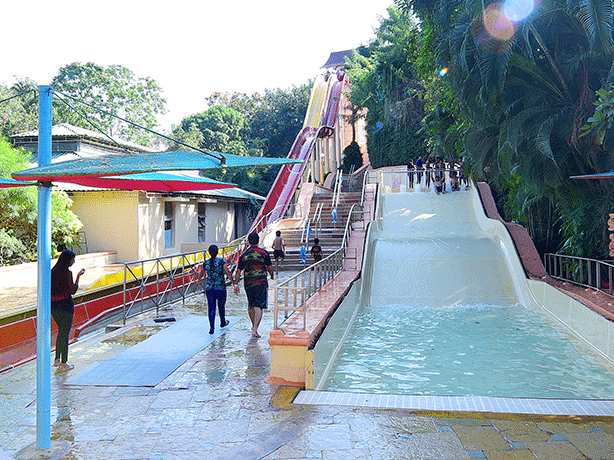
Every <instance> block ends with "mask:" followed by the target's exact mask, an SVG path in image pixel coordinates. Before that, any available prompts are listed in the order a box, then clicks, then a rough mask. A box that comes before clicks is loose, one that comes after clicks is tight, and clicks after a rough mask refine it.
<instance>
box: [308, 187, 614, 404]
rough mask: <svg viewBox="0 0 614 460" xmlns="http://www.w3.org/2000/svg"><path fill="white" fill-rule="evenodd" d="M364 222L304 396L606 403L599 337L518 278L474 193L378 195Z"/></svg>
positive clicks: (517, 267) (595, 320)
mask: <svg viewBox="0 0 614 460" xmlns="http://www.w3.org/2000/svg"><path fill="white" fill-rule="evenodd" d="M383 188H386V187H383ZM376 214H377V215H376V220H375V221H374V222H373V223H372V224H371V226H370V229H369V232H368V237H367V242H366V248H365V256H364V264H363V271H362V276H361V279H360V280H359V281H357V282H356V283H355V285H354V286H353V287H352V289H351V290H350V292H349V294H348V296H347V297H346V299H344V301H343V302H342V304H341V305H340V307H339V308H338V309H337V311H336V312H335V314H334V315H333V317H332V318H331V320H330V321H329V323H328V325H327V327H326V329H325V331H324V333H323V334H322V336H321V337H320V339H319V341H318V342H317V344H316V347H315V350H314V377H315V378H314V385H315V389H317V390H334V391H352V392H364V393H387V394H422V395H426V394H431V395H461V396H464V395H479V396H508V397H537V398H540V397H542V398H543V397H546V398H547V397H561V398H570V397H571V398H589V399H590V398H594V399H614V380H612V373H613V372H614V367H613V365H612V361H611V356H610V357H609V359H604V357H606V356H607V355H608V353H609V352H611V350H608V345H607V343H606V345H605V347H604V346H600V345H602V344H601V343H600V342H602V341H603V340H604V337H603V334H600V335H599V336H598V337H597V336H596V334H595V331H597V330H599V331H602V332H603V333H604V334H606V337H607V336H609V335H608V334H609V332H608V328H611V326H610V325H609V324H608V322H607V320H605V319H604V318H602V317H601V316H600V315H598V314H597V313H595V312H593V311H591V310H589V309H587V308H586V307H584V306H582V305H581V304H579V303H577V305H575V304H572V303H571V302H570V300H569V298H566V297H565V296H564V295H562V294H560V293H559V292H558V291H556V290H555V289H553V288H551V287H550V286H548V285H546V283H543V282H540V281H533V280H527V279H526V276H525V274H524V270H523V268H522V265H521V263H520V260H519V257H518V255H517V253H516V251H515V248H514V245H513V242H512V240H511V238H510V236H509V234H508V233H507V231H506V230H505V227H504V226H503V225H502V224H501V223H500V222H498V221H494V220H491V219H488V218H487V217H486V216H485V215H484V212H483V208H482V204H481V201H480V198H479V195H478V193H477V191H476V190H475V189H474V188H470V189H469V190H467V191H460V192H452V193H446V194H444V195H436V194H435V193H432V192H412V193H381V194H380V197H379V203H378V205H377V212H376ZM604 328H605V329H604ZM613 331H614V330H613ZM595 339H596V340H595ZM589 343H590V345H589ZM587 376H590V377H587Z"/></svg>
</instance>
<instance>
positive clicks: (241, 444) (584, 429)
mask: <svg viewBox="0 0 614 460" xmlns="http://www.w3.org/2000/svg"><path fill="white" fill-rule="evenodd" d="M204 313H205V306H204V302H203V299H202V298H194V299H193V300H192V301H189V302H186V305H185V306H182V305H181V304H180V303H179V304H177V305H175V306H174V307H173V308H171V309H169V310H167V311H164V312H163V313H162V316H174V317H176V318H177V319H179V318H181V317H183V316H186V315H195V314H204ZM228 315H229V316H241V317H242V319H241V320H240V321H239V322H238V323H237V324H236V325H235V326H234V327H232V328H231V329H230V330H229V331H228V332H226V333H225V334H223V335H222V336H220V337H219V338H217V339H216V340H215V341H214V342H213V343H212V344H211V345H209V346H208V347H206V348H205V349H204V350H202V351H201V352H200V353H198V354H196V355H195V356H193V357H192V358H190V359H188V360H187V361H186V362H185V363H184V364H183V365H182V366H180V367H179V368H178V369H177V370H176V371H175V372H174V373H173V374H171V375H170V376H169V377H168V378H167V379H165V380H164V381H162V383H160V384H158V385H157V386H156V387H154V388H146V387H114V386H104V387H92V386H76V387H73V386H67V385H65V382H66V381H67V380H68V379H71V378H73V377H76V376H78V375H79V374H80V373H82V372H84V370H85V369H86V368H87V366H88V365H90V364H97V363H100V362H102V361H104V360H106V359H108V358H110V357H112V356H114V355H116V354H118V353H119V352H121V351H122V350H124V349H126V348H128V347H130V346H132V345H134V344H135V343H138V342H139V341H142V340H144V339H145V338H147V337H148V336H150V335H151V334H154V333H155V332H156V331H158V330H160V328H161V327H167V326H168V323H154V322H153V320H152V315H148V316H147V317H145V316H142V317H139V318H135V319H133V320H131V321H130V323H129V324H128V325H127V326H126V328H125V329H123V330H119V331H116V332H114V333H111V334H105V333H98V334H93V335H90V336H88V337H82V338H81V340H80V341H79V342H78V343H76V344H74V345H72V346H71V349H70V361H72V362H73V363H74V364H75V369H74V370H73V371H70V372H69V374H68V375H64V374H53V375H52V415H51V419H52V429H51V432H52V439H53V441H52V449H50V451H49V452H47V451H36V449H35V448H34V443H35V439H36V426H35V415H36V407H35V406H36V403H35V400H36V381H35V376H36V368H35V363H33V362H32V363H27V364H25V365H22V366H20V367H18V368H16V369H12V370H10V371H7V372H4V373H2V374H0V459H2V460H4V459H34V458H41V459H42V458H54V459H66V460H77V459H84V460H85V459H105V460H109V459H113V460H115V459H205V458H206V459H229V460H230V459H231V460H234V459H266V460H272V459H313V458H320V459H352V460H360V459H378V460H380V459H381V460H390V459H433V460H445V459H450V460H458V459H469V458H488V459H497V460H503V459H535V458H538V459H556V460H564V459H586V458H591V459H614V418H608V417H601V418H599V417H590V418H588V417H585V418H583V417H544V416H526V415H525V416H518V415H493V414H483V413H482V414H478V413H472V412H467V413H464V412H427V411H413V410H407V409H381V408H373V407H371V408H368V407H357V406H337V405H306V404H305V405H303V404H295V403H292V401H293V399H294V397H295V396H296V395H297V393H298V391H299V389H298V388H291V387H279V386H273V385H268V384H266V383H264V379H265V378H266V376H267V374H268V369H269V346H268V343H267V341H266V339H265V338H262V339H259V340H255V339H253V338H252V337H251V334H250V327H249V319H248V318H247V315H246V311H245V301H244V296H243V295H242V294H241V295H239V296H235V295H234V294H230V295H229V305H228ZM271 325H272V313H271V312H266V313H265V316H264V319H263V323H262V327H261V333H263V334H262V335H263V337H266V336H268V333H269V331H270V328H271ZM207 332H208V331H203V334H206V333H207Z"/></svg>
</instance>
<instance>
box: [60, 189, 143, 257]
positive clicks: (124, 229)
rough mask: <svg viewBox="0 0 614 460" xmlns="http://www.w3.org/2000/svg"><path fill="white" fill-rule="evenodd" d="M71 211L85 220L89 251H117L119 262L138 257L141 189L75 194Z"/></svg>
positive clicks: (72, 197)
mask: <svg viewBox="0 0 614 460" xmlns="http://www.w3.org/2000/svg"><path fill="white" fill-rule="evenodd" d="M71 199H72V200H73V206H72V210H73V212H74V213H75V214H77V216H79V218H80V219H81V222H83V230H84V231H85V236H86V239H87V249H88V252H105V251H115V252H117V259H118V260H119V261H128V260H137V259H138V257H139V234H138V228H139V227H138V214H137V209H138V205H139V192H130V191H129V192H126V191H100V192H87V193H72V194H71Z"/></svg>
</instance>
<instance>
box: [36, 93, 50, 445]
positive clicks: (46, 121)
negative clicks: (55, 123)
mask: <svg viewBox="0 0 614 460" xmlns="http://www.w3.org/2000/svg"><path fill="white" fill-rule="evenodd" d="M38 96H39V102H38V165H39V166H44V165H48V164H51V102H52V98H53V89H52V88H51V87H50V86H39V87H38ZM37 231H38V285H37V296H38V301H37V305H36V319H37V321H36V447H37V449H49V448H50V447H51V184H50V183H39V185H38V227H37Z"/></svg>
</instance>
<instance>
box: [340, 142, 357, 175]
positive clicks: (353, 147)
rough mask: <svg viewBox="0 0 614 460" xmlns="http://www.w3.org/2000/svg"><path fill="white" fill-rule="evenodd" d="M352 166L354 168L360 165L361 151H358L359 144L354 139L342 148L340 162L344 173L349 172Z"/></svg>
mask: <svg viewBox="0 0 614 460" xmlns="http://www.w3.org/2000/svg"><path fill="white" fill-rule="evenodd" d="M352 166H353V167H354V170H356V169H358V168H360V167H361V166H362V153H360V146H359V145H358V143H356V141H352V142H351V143H350V144H349V145H348V146H347V147H346V148H345V149H344V150H343V162H342V163H341V169H343V172H344V173H346V174H347V173H349V172H350V170H351V169H352Z"/></svg>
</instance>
